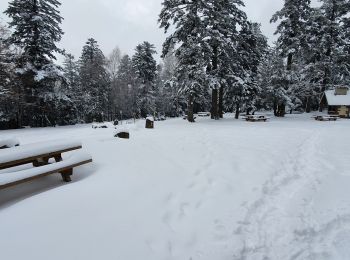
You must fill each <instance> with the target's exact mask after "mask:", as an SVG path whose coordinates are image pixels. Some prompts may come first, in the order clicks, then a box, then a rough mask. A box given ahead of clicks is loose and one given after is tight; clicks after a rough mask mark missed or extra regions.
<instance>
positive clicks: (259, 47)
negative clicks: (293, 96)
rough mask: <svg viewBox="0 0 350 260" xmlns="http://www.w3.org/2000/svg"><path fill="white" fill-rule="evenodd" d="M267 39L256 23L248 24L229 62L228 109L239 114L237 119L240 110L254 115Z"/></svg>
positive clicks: (241, 32) (245, 25)
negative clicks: (258, 79)
mask: <svg viewBox="0 0 350 260" xmlns="http://www.w3.org/2000/svg"><path fill="white" fill-rule="evenodd" d="M267 47H268V45H267V39H266V37H265V36H263V34H262V33H261V30H260V25H259V24H257V23H252V22H246V23H245V24H244V25H243V27H242V28H241V30H240V32H239V40H238V42H237V46H236V48H235V50H234V51H233V52H232V53H231V58H230V59H231V60H234V62H230V63H227V64H228V66H230V67H231V74H230V75H231V77H230V78H228V79H227V82H228V83H229V86H230V87H229V88H228V90H227V91H226V106H227V108H228V109H230V110H235V111H236V115H235V117H236V119H238V117H239V114H240V111H241V110H242V109H243V110H245V111H246V113H250V112H251V111H253V112H255V110H256V103H257V101H258V97H259V94H260V87H259V85H258V83H257V78H258V68H259V66H260V64H261V62H262V60H263V58H264V56H265V54H266V51H267Z"/></svg>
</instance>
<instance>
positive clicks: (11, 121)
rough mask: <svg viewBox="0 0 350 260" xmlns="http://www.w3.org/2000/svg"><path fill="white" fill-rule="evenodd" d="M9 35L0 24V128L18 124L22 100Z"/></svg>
mask: <svg viewBox="0 0 350 260" xmlns="http://www.w3.org/2000/svg"><path fill="white" fill-rule="evenodd" d="M9 36H10V31H9V29H8V28H7V27H6V26H4V25H2V24H0V129H6V128H16V127H18V126H19V117H20V113H19V112H20V110H19V108H20V104H21V101H22V100H21V96H20V95H19V94H20V92H19V90H20V89H19V84H18V83H17V82H16V77H15V75H14V73H13V71H14V60H15V59H16V53H15V51H14V50H13V49H11V46H10V44H9V43H8V41H7V39H8V37H9Z"/></svg>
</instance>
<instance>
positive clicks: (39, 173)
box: [0, 141, 92, 190]
mask: <svg viewBox="0 0 350 260" xmlns="http://www.w3.org/2000/svg"><path fill="white" fill-rule="evenodd" d="M81 148H82V145H81V143H80V142H66V141H56V142H47V143H40V144H33V145H25V146H20V147H14V148H10V149H6V150H2V151H0V170H2V171H0V190H1V189H4V188H8V187H11V186H14V185H17V184H21V183H24V182H27V181H32V180H34V179H37V178H40V177H44V176H47V175H50V174H54V173H61V175H62V178H63V180H64V181H65V182H70V181H71V178H70V176H71V175H72V174H73V168H75V167H78V166H81V165H84V164H87V163H91V162H92V158H91V156H90V155H88V154H86V153H83V152H76V153H74V154H72V155H71V157H69V158H66V159H64V160H63V159H62V153H65V152H69V151H74V150H77V149H81ZM50 159H54V160H55V162H54V163H52V161H51V162H50ZM24 164H33V166H34V168H29V169H26V170H17V171H16V170H15V169H11V168H12V167H16V166H19V165H24ZM4 169H10V171H4Z"/></svg>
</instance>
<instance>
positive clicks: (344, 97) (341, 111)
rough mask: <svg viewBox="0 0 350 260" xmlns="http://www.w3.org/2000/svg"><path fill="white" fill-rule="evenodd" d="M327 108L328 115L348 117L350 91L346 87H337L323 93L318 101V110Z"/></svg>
mask: <svg viewBox="0 0 350 260" xmlns="http://www.w3.org/2000/svg"><path fill="white" fill-rule="evenodd" d="M323 110H328V114H330V115H338V116H340V117H349V114H350V113H349V112H350V91H349V88H348V87H338V88H336V89H334V90H327V91H325V92H324V93H323V95H322V97H321V101H320V111H321V112H322V111H323Z"/></svg>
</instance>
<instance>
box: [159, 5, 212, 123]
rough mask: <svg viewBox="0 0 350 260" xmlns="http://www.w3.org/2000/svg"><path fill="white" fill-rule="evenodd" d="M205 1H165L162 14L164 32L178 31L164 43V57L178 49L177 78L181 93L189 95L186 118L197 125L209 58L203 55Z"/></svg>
mask: <svg viewBox="0 0 350 260" xmlns="http://www.w3.org/2000/svg"><path fill="white" fill-rule="evenodd" d="M205 4H206V3H205V1H203V0H195V1H192V0H164V1H163V3H162V5H163V8H162V11H161V13H160V15H159V23H160V27H161V28H164V30H165V33H167V32H168V30H169V28H170V27H171V26H172V25H174V27H175V31H174V32H173V33H172V34H171V35H170V36H169V37H168V38H167V39H166V40H165V42H164V44H163V54H162V56H163V57H165V56H166V55H167V54H168V53H169V52H170V51H171V50H173V48H174V46H176V50H175V57H176V58H177V60H178V66H177V71H176V78H177V81H178V84H179V88H180V91H181V93H182V94H183V95H186V96H187V99H188V105H187V118H188V121H189V122H194V116H193V113H194V111H193V110H194V104H195V102H196V99H197V100H198V99H200V98H202V97H203V96H204V93H205V92H207V91H208V89H207V72H206V67H207V66H208V64H209V62H210V57H209V56H206V55H205V52H204V37H205V36H204V35H205V34H204V33H203V30H204V29H205V24H204V23H203V21H202V18H201V15H202V14H203V8H204V6H205Z"/></svg>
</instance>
